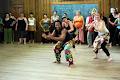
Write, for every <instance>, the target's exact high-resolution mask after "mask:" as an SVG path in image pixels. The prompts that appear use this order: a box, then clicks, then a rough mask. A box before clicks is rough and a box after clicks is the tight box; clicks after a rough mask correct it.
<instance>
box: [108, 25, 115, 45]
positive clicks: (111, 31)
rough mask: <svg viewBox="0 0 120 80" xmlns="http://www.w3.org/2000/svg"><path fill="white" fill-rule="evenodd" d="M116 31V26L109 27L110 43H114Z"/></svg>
mask: <svg viewBox="0 0 120 80" xmlns="http://www.w3.org/2000/svg"><path fill="white" fill-rule="evenodd" d="M115 30H116V27H115V26H109V32H110V40H109V43H112V45H113V43H114V36H115Z"/></svg>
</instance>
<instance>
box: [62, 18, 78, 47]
mask: <svg viewBox="0 0 120 80" xmlns="http://www.w3.org/2000/svg"><path fill="white" fill-rule="evenodd" d="M62 27H63V28H65V29H66V30H68V33H69V34H70V36H71V37H73V38H75V37H76V35H77V34H78V32H77V30H76V28H75V27H74V25H73V23H72V21H70V20H69V19H68V18H67V17H63V18H62ZM73 43H74V45H73V48H75V40H74V39H73Z"/></svg>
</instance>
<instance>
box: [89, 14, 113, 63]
mask: <svg viewBox="0 0 120 80" xmlns="http://www.w3.org/2000/svg"><path fill="white" fill-rule="evenodd" d="M91 26H93V27H94V28H95V30H96V31H97V32H98V36H97V37H96V39H95V40H94V43H93V47H94V49H93V51H94V52H95V54H96V56H95V59H97V58H98V50H99V49H100V48H101V49H102V50H103V51H104V52H105V53H106V55H107V56H108V61H111V60H112V58H111V56H110V53H109V51H108V49H107V48H106V44H107V42H108V40H109V31H108V29H107V28H106V25H105V22H104V21H103V20H102V19H101V18H100V14H99V13H96V14H95V18H94V21H93V23H92V24H91Z"/></svg>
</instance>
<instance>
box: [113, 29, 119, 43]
mask: <svg viewBox="0 0 120 80" xmlns="http://www.w3.org/2000/svg"><path fill="white" fill-rule="evenodd" d="M119 33H120V29H118V28H116V30H115V36H114V44H113V45H116V44H119V45H120V34H119Z"/></svg>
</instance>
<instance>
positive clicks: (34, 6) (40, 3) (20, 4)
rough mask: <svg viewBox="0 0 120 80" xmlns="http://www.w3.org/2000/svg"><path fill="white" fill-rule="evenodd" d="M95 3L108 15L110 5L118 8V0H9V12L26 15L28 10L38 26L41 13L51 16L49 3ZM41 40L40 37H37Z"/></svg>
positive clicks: (119, 0)
mask: <svg viewBox="0 0 120 80" xmlns="http://www.w3.org/2000/svg"><path fill="white" fill-rule="evenodd" d="M70 2H74V3H75V2H76V3H77V4H78V3H95V2H98V4H99V11H100V12H102V13H104V15H105V16H108V15H109V11H110V8H111V7H116V8H120V6H119V3H120V0H11V12H12V13H13V14H14V15H16V16H18V14H19V13H20V12H24V13H25V14H26V16H28V15H29V13H30V12H33V13H34V14H35V17H36V19H37V26H38V28H39V21H40V20H41V19H42V18H43V14H44V13H47V14H48V16H49V17H50V16H51V14H52V13H51V3H52V4H53V3H70ZM39 40H41V39H39Z"/></svg>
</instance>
